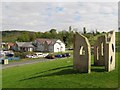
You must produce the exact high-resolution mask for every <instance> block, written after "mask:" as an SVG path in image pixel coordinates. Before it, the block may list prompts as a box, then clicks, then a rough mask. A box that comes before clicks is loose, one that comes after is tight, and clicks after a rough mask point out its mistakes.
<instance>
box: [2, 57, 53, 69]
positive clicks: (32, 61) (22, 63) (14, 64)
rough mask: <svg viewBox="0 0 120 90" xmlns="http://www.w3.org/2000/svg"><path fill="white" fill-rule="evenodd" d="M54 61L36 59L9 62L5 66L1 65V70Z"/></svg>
mask: <svg viewBox="0 0 120 90" xmlns="http://www.w3.org/2000/svg"><path fill="white" fill-rule="evenodd" d="M52 60H55V59H36V60H26V61H18V62H9V64H7V65H2V69H5V68H9V67H14V66H22V65H26V64H34V63H38V62H45V61H52Z"/></svg>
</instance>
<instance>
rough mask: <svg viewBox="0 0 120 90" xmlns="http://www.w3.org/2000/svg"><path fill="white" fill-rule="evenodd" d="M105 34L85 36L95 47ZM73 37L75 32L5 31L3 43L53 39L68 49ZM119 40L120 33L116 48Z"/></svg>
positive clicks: (117, 35) (119, 44)
mask: <svg viewBox="0 0 120 90" xmlns="http://www.w3.org/2000/svg"><path fill="white" fill-rule="evenodd" d="M102 34H104V33H100V34H95V35H93V33H87V34H84V35H85V36H86V37H87V38H88V39H89V42H90V44H91V45H94V43H95V41H96V39H97V37H99V36H101V35H102ZM73 35H74V32H72V31H71V32H70V31H61V32H59V33H56V31H55V30H51V31H49V32H44V33H41V32H30V31H3V32H2V41H3V42H15V41H28V42H29V41H33V40H34V39H36V38H53V39H61V40H62V41H63V42H64V43H65V44H66V46H67V47H72V46H73ZM118 38H120V32H116V46H120V42H118Z"/></svg>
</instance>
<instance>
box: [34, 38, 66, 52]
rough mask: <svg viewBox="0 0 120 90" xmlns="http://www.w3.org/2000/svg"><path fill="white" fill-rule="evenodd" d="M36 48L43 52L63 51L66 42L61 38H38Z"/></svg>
mask: <svg viewBox="0 0 120 90" xmlns="http://www.w3.org/2000/svg"><path fill="white" fill-rule="evenodd" d="M34 45H35V47H36V48H35V50H36V51H41V52H63V51H65V44H64V43H63V42H62V41H61V40H59V39H36V40H35V41H34Z"/></svg>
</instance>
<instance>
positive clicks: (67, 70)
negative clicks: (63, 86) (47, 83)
mask: <svg viewBox="0 0 120 90" xmlns="http://www.w3.org/2000/svg"><path fill="white" fill-rule="evenodd" d="M61 69H62V70H61ZM55 70H58V71H57V72H54V71H55ZM45 72H50V74H44V73H45ZM77 73H78V74H80V73H79V72H78V71H75V70H73V67H72V66H66V67H59V68H54V69H50V70H47V71H43V72H39V73H36V74H38V75H34V76H33V77H29V78H25V79H21V80H19V81H24V80H30V79H35V78H40V77H48V76H58V75H68V74H77ZM40 74H42V75H40Z"/></svg>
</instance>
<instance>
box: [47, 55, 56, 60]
mask: <svg viewBox="0 0 120 90" xmlns="http://www.w3.org/2000/svg"><path fill="white" fill-rule="evenodd" d="M45 58H47V59H54V58H55V56H54V55H47V56H46V57H45Z"/></svg>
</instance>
